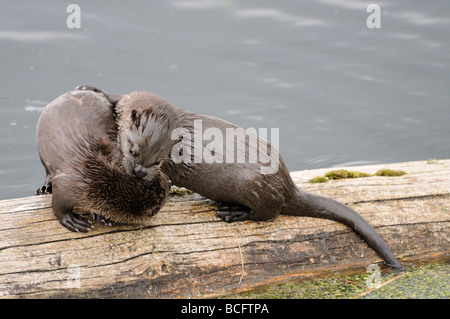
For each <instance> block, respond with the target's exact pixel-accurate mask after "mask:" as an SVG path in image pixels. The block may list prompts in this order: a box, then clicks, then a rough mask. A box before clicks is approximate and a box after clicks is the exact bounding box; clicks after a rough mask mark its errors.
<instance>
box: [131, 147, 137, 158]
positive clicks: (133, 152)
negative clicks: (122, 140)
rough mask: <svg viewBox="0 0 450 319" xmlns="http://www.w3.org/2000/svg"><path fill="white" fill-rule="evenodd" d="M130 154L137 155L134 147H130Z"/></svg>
mask: <svg viewBox="0 0 450 319" xmlns="http://www.w3.org/2000/svg"><path fill="white" fill-rule="evenodd" d="M130 154H131V155H133V156H136V152H135V151H134V150H133V149H132V148H130Z"/></svg>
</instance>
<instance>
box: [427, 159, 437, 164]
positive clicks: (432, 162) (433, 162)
mask: <svg viewBox="0 0 450 319" xmlns="http://www.w3.org/2000/svg"><path fill="white" fill-rule="evenodd" d="M437 163H438V161H437V159H435V158H428V159H427V164H437Z"/></svg>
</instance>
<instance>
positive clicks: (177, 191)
mask: <svg viewBox="0 0 450 319" xmlns="http://www.w3.org/2000/svg"><path fill="white" fill-rule="evenodd" d="M169 193H170V194H171V195H180V196H182V195H188V194H192V193H193V191H191V190H189V189H187V188H184V187H178V186H175V185H173V186H172V187H171V188H170V192H169Z"/></svg>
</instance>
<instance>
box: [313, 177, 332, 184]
mask: <svg viewBox="0 0 450 319" xmlns="http://www.w3.org/2000/svg"><path fill="white" fill-rule="evenodd" d="M309 182H310V183H313V184H315V183H326V182H328V178H326V177H323V176H317V177H314V178H311V179H310V180H309Z"/></svg>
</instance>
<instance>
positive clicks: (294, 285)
mask: <svg viewBox="0 0 450 319" xmlns="http://www.w3.org/2000/svg"><path fill="white" fill-rule="evenodd" d="M371 275H372V273H359V274H355V275H330V276H327V277H324V278H316V279H305V280H302V281H297V282H285V283H281V284H274V285H271V286H268V287H266V288H265V289H263V290H259V291H256V292H250V293H244V294H238V295H232V296H229V298H242V299H243V298H249V299H261V298H267V299H283V298H289V299H305V298H314V299H343V298H345V299H347V298H355V297H358V298H369V299H371V298H377V299H378V298H443V299H449V298H450V265H449V264H448V263H437V264H434V263H431V264H425V265H417V266H413V267H410V268H408V269H407V270H406V271H405V272H404V273H400V274H399V273H398V272H394V271H389V272H384V271H383V272H382V273H381V277H380V284H381V287H379V288H377V289H371V288H370V287H368V284H367V283H368V281H369V282H370V281H371V280H372V278H370V276H371Z"/></svg>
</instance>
